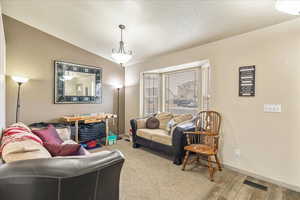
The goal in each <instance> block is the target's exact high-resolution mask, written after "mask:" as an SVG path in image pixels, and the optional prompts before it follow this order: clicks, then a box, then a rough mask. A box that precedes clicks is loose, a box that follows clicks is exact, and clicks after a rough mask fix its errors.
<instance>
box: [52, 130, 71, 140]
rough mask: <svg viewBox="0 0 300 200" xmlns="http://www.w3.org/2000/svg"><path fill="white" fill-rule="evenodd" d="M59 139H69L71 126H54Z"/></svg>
mask: <svg viewBox="0 0 300 200" xmlns="http://www.w3.org/2000/svg"><path fill="white" fill-rule="evenodd" d="M55 129H56V132H57V134H58V136H59V138H60V139H62V140H63V141H68V140H71V128H70V127H66V128H55Z"/></svg>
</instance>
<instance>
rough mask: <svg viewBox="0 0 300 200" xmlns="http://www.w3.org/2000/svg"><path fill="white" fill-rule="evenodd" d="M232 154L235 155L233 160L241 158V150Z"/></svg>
mask: <svg viewBox="0 0 300 200" xmlns="http://www.w3.org/2000/svg"><path fill="white" fill-rule="evenodd" d="M234 154H235V158H236V159H239V158H240V157H241V150H240V149H235V151H234Z"/></svg>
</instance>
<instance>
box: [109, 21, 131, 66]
mask: <svg viewBox="0 0 300 200" xmlns="http://www.w3.org/2000/svg"><path fill="white" fill-rule="evenodd" d="M119 28H120V29H121V41H120V47H119V49H118V50H117V49H112V54H111V57H112V58H113V59H114V60H115V61H116V62H118V63H120V64H121V65H123V64H125V63H127V62H128V61H129V60H130V59H131V58H132V51H125V48H124V42H123V30H124V29H125V26H124V25H122V24H120V25H119Z"/></svg>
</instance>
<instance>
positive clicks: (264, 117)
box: [125, 19, 300, 190]
mask: <svg viewBox="0 0 300 200" xmlns="http://www.w3.org/2000/svg"><path fill="white" fill-rule="evenodd" d="M204 59H209V61H210V63H211V65H212V92H211V96H212V109H214V110H216V111H219V112H220V113H221V114H222V117H223V122H222V123H223V124H222V136H223V137H222V141H221V142H222V146H221V155H222V159H223V162H224V163H225V164H227V165H230V166H232V167H235V168H238V169H240V170H244V171H247V172H250V173H254V174H256V175H260V176H263V177H266V178H269V179H272V180H274V181H277V182H281V183H283V184H289V185H290V186H292V187H294V188H295V189H297V190H300V189H299V188H300V170H299V169H300V150H299V143H300V123H299V121H300V104H299V102H300V20H299V19H296V20H293V21H289V22H286V23H282V24H279V25H275V26H272V27H268V28H265V29H261V30H257V31H254V32H250V33H247V34H243V35H240V36H236V37H232V38H229V39H225V40H221V41H217V42H214V43H210V44H207V45H203V46H199V47H195V48H191V49H187V50H183V51H178V52H175V53H171V54H168V55H165V56H161V57H157V58H154V59H151V60H150V61H146V62H144V63H139V64H136V65H133V66H129V67H128V68H126V73H125V74H126V80H125V84H126V95H125V102H126V110H125V113H126V127H127V130H128V128H129V119H130V118H132V117H136V116H138V114H139V95H138V94H139V73H140V72H142V71H145V70H150V69H156V68H161V67H166V66H174V65H179V64H183V63H189V62H194V61H198V60H204ZM245 65H256V68H257V74H256V75H257V81H256V84H257V85H256V96H255V97H254V98H251V97H248V98H245V97H243V98H241V97H238V67H240V66H245ZM268 103H270V104H273V103H275V104H282V110H283V112H282V113H264V111H263V104H268ZM236 149H240V152H241V157H240V159H237V158H236V157H235V150H236ZM178 173H180V172H178Z"/></svg>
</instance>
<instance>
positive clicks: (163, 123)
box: [155, 112, 173, 131]
mask: <svg viewBox="0 0 300 200" xmlns="http://www.w3.org/2000/svg"><path fill="white" fill-rule="evenodd" d="M155 117H156V118H157V119H158V120H159V128H160V129H163V130H166V131H170V127H169V121H170V120H171V119H172V118H173V115H172V114H171V113H167V112H161V113H158V114H157V115H156V116H155Z"/></svg>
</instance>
